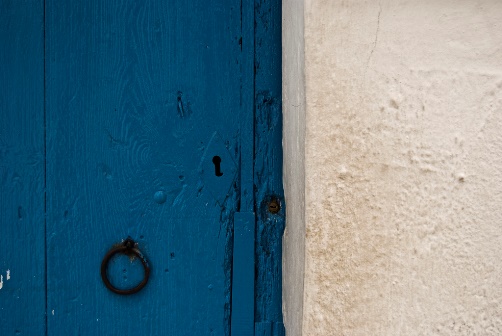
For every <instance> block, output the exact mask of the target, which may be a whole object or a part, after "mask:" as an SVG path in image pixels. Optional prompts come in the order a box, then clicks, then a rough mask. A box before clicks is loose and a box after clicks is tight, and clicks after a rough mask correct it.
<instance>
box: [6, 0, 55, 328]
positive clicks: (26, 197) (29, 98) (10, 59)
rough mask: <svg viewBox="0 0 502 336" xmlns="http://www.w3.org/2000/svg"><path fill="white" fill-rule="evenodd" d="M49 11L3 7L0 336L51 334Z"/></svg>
mask: <svg viewBox="0 0 502 336" xmlns="http://www.w3.org/2000/svg"><path fill="white" fill-rule="evenodd" d="M43 13H44V11H43V2H42V1H39V0H27V1H0V335H43V334H44V333H45V271H44V270H45V261H44V260H45V257H44V250H45V248H44V241H45V239H44V25H43V24H44V21H43V18H44V16H43Z"/></svg>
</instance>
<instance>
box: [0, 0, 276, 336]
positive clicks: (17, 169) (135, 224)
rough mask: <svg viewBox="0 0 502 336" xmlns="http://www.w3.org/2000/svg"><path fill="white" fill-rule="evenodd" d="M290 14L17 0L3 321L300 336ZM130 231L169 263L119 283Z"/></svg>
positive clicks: (0, 291) (56, 329)
mask: <svg viewBox="0 0 502 336" xmlns="http://www.w3.org/2000/svg"><path fill="white" fill-rule="evenodd" d="M44 10H45V18H44ZM44 19H45V22H44ZM280 21H281V13H280V2H279V1H278V0H273V1H258V0H256V1H237V0H213V1H209V2H207V1H195V2H194V1H181V0H177V1H169V2H166V1H161V0H153V1H138V2H130V1H125V0H110V1H105V2H104V1H98V0H90V1H78V0H71V1H57V0H46V1H45V9H44V4H43V3H42V2H36V1H22V2H19V1H18V2H16V1H1V2H0V47H1V48H0V64H2V72H0V85H1V86H2V90H1V91H0V92H1V93H0V98H1V99H0V113H1V117H2V118H1V119H0V186H1V189H0V211H1V213H2V218H1V220H0V221H1V225H0V237H1V239H2V240H1V245H0V246H1V247H0V255H1V256H2V258H1V259H0V280H1V281H0V283H1V285H0V286H1V288H0V308H1V309H0V311H1V312H2V314H1V315H0V316H1V317H0V322H1V324H0V334H1V335H3V334H6V335H10V334H28V335H43V334H47V335H67V334H68V333H71V334H75V335H97V334H107V335H108V334H110V335H115V334H126V335H129V334H138V335H175V336H177V335H230V333H232V335H234V336H235V335H239V336H245V335H253V334H256V335H273V336H282V335H284V327H283V324H282V313H281V302H282V300H281V276H282V273H281V257H282V256H281V238H282V233H283V230H284V202H283V192H282V183H281V182H282V179H281V170H282V165H281V162H282V150H281V130H282V129H281V80H280V79H281V56H280V54H281V46H280V40H281V35H280V31H281V29H280ZM44 25H45V31H44ZM44 38H45V39H44ZM44 44H45V50H44ZM44 64H45V68H44ZM44 72H45V74H44ZM44 75H45V77H44ZM44 80H45V86H44ZM44 99H45V105H44ZM215 162H217V163H218V166H216V165H215ZM273 197H276V198H278V199H279V200H280V202H281V203H282V209H281V211H280V212H279V213H278V214H270V213H269V212H268V211H267V203H268V202H269V201H270V200H271V199H272V198H273ZM44 212H45V213H44ZM254 213H256V216H255V215H254ZM44 215H45V216H44ZM234 222H235V228H234ZM45 225H46V226H45ZM234 229H235V231H234ZM128 236H130V237H132V238H133V239H134V240H135V241H137V242H138V247H139V248H140V249H141V251H142V252H143V253H144V254H145V255H146V257H147V258H148V260H149V261H150V265H151V269H152V273H151V277H150V282H149V283H148V285H147V286H146V287H145V288H144V289H143V290H142V291H141V292H139V293H137V294H135V295H132V296H119V295H116V294H114V293H112V292H110V291H108V290H107V289H106V288H105V287H104V285H103V284H102V282H101V278H100V273H99V268H100V263H101V260H102V258H103V257H104V255H105V254H106V252H107V251H108V250H109V249H110V248H112V247H113V246H114V245H115V244H117V243H120V242H121V240H122V239H125V238H126V237H128ZM253 239H255V240H256V241H253ZM253 259H254V260H255V262H254V261H253ZM232 272H233V274H232ZM108 275H109V277H110V279H111V280H112V282H113V283H114V285H116V286H117V287H119V288H128V287H131V286H134V284H136V283H138V282H139V281H141V278H142V276H143V268H142V266H141V263H140V262H139V261H138V260H134V259H133V260H131V259H130V258H129V257H127V256H118V257H116V258H113V260H112V261H111V262H110V266H109V270H108ZM46 279H47V280H46ZM232 281H233V283H232ZM231 300H232V302H231ZM4 311H7V312H8V313H7V314H4V313H3V312H4ZM255 322H256V323H255Z"/></svg>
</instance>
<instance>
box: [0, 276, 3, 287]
mask: <svg viewBox="0 0 502 336" xmlns="http://www.w3.org/2000/svg"><path fill="white" fill-rule="evenodd" d="M2 288H3V275H0V289H2Z"/></svg>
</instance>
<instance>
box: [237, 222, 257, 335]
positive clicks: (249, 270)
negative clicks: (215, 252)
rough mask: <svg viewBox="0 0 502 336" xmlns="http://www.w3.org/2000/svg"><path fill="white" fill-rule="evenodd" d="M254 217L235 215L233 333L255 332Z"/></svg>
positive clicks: (250, 333)
mask: <svg viewBox="0 0 502 336" xmlns="http://www.w3.org/2000/svg"><path fill="white" fill-rule="evenodd" d="M255 220H256V219H255V214H254V213H253V212H238V213H236V214H235V216H234V255H233V271H232V274H233V276H232V335H239V336H253V335H254V234H255Z"/></svg>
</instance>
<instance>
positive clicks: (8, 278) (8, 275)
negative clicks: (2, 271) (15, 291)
mask: <svg viewBox="0 0 502 336" xmlns="http://www.w3.org/2000/svg"><path fill="white" fill-rule="evenodd" d="M7 280H10V270H7Z"/></svg>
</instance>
